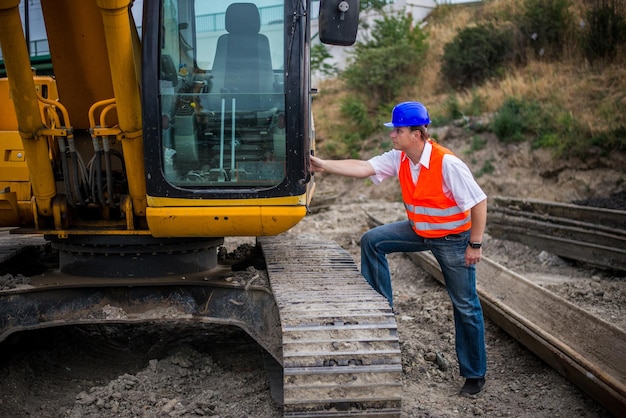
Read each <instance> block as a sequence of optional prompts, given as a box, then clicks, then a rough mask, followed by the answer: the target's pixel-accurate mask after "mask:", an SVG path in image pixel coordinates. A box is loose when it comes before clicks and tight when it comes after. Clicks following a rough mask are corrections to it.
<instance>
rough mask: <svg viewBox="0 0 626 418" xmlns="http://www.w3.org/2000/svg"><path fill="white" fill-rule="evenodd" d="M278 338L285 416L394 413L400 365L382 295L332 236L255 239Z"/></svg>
mask: <svg viewBox="0 0 626 418" xmlns="http://www.w3.org/2000/svg"><path fill="white" fill-rule="evenodd" d="M259 244H260V246H261V249H262V251H263V254H264V257H265V261H266V263H267V272H268V275H269V280H270V286H271V289H272V292H273V293H274V297H275V300H276V304H277V306H278V310H279V316H280V321H281V328H282V339H283V344H282V346H283V361H282V366H283V379H282V381H283V394H284V399H283V404H284V416H286V417H340V416H368V417H399V416H400V412H401V392H402V382H401V379H402V363H401V354H400V344H399V340H398V332H397V326H396V321H395V317H394V314H393V312H392V310H391V308H390V306H389V304H388V303H387V301H386V299H385V298H384V297H382V296H381V295H380V294H378V293H377V292H376V291H374V290H373V289H372V288H371V286H369V284H368V283H367V282H366V281H365V279H364V278H363V276H362V275H361V274H360V273H359V271H358V269H357V267H356V265H355V263H354V260H353V259H352V257H351V256H350V254H349V253H348V252H346V251H345V250H343V249H342V248H341V247H340V246H339V245H338V244H336V243H335V242H333V241H328V240H325V239H323V238H318V237H309V236H306V238H305V237H303V236H295V235H294V236H293V237H290V236H289V235H284V234H283V235H281V236H278V237H262V238H259Z"/></svg>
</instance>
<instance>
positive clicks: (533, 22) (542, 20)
mask: <svg viewBox="0 0 626 418" xmlns="http://www.w3.org/2000/svg"><path fill="white" fill-rule="evenodd" d="M570 6H571V1H570V0H525V1H524V12H523V13H522V14H521V16H518V21H519V22H518V24H519V26H520V31H521V32H522V34H523V35H524V38H525V40H526V42H527V43H528V44H529V45H530V46H531V47H532V49H533V50H534V51H535V56H536V57H543V58H546V59H557V58H559V57H560V56H561V54H562V52H563V50H564V49H565V47H566V46H567V45H568V42H569V39H570V35H571V33H572V29H573V27H574V25H573V22H574V16H573V14H572V13H571V12H570V10H569V8H570Z"/></svg>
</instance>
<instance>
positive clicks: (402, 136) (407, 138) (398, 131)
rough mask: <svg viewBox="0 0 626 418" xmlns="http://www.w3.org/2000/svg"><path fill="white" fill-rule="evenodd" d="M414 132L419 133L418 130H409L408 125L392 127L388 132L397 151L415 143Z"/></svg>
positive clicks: (404, 149)
mask: <svg viewBox="0 0 626 418" xmlns="http://www.w3.org/2000/svg"><path fill="white" fill-rule="evenodd" d="M416 133H419V131H412V132H411V128H409V127H408V126H403V127H398V128H393V129H392V130H391V133H390V134H389V136H390V137H391V139H392V140H393V148H394V149H397V150H399V151H406V150H407V149H409V147H410V146H411V145H413V144H414V143H415V138H416Z"/></svg>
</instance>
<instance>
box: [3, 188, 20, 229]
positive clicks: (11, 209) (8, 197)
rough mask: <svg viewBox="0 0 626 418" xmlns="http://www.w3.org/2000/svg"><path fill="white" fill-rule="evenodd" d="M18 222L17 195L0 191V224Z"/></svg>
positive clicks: (14, 223)
mask: <svg viewBox="0 0 626 418" xmlns="http://www.w3.org/2000/svg"><path fill="white" fill-rule="evenodd" d="M18 222H19V218H18V207H17V195H16V194H15V193H14V192H6V193H1V192H0V226H3V227H4V226H17V225H18Z"/></svg>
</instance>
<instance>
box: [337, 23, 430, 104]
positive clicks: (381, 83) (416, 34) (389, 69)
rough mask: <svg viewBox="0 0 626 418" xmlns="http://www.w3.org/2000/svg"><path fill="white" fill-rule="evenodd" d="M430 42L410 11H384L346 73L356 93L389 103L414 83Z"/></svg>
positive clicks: (359, 47)
mask: <svg viewBox="0 0 626 418" xmlns="http://www.w3.org/2000/svg"><path fill="white" fill-rule="evenodd" d="M427 48H428V44H427V42H426V35H425V34H424V33H423V32H422V30H421V29H420V28H419V27H413V21H412V18H411V16H410V15H397V16H390V15H383V17H382V19H378V20H376V21H375V22H374V25H373V28H372V30H371V39H370V40H369V41H366V42H359V43H357V44H356V45H355V48H354V52H353V55H352V57H351V58H352V61H351V63H350V65H349V66H348V67H347V68H346V70H345V71H344V73H343V77H344V79H345V80H346V85H347V86H348V88H349V89H350V90H351V91H353V92H354V93H355V94H359V95H361V97H363V98H364V99H368V100H371V101H373V102H375V103H376V106H378V104H380V103H389V102H391V101H393V100H394V99H395V98H396V97H397V96H398V95H399V93H400V91H401V90H402V88H404V87H406V86H407V85H410V84H411V83H412V82H413V80H414V79H415V77H416V76H417V75H418V74H419V71H420V69H421V68H422V65H423V63H424V58H425V54H426V50H427Z"/></svg>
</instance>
